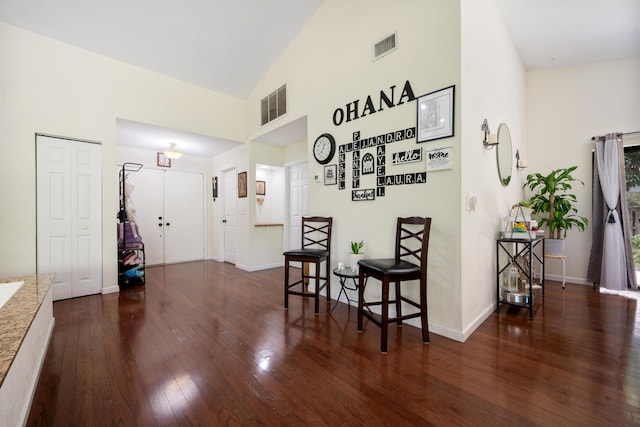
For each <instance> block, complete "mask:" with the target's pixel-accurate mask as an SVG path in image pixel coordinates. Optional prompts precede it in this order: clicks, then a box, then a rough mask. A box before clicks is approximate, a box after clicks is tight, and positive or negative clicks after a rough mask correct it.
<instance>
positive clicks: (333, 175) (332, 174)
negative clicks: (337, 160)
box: [324, 165, 338, 185]
mask: <svg viewBox="0 0 640 427" xmlns="http://www.w3.org/2000/svg"><path fill="white" fill-rule="evenodd" d="M337 174H338V166H337V165H327V166H325V167H324V185H335V184H337V183H338V177H337Z"/></svg>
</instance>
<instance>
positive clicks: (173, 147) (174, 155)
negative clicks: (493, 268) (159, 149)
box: [164, 142, 182, 160]
mask: <svg viewBox="0 0 640 427" xmlns="http://www.w3.org/2000/svg"><path fill="white" fill-rule="evenodd" d="M164 155H165V156H167V157H168V158H170V159H171V160H175V159H179V158H180V157H182V151H180V150H179V149H178V144H175V143H173V142H172V143H171V144H170V147H169V149H168V150H164Z"/></svg>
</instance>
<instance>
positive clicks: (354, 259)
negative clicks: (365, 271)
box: [349, 253, 364, 271]
mask: <svg viewBox="0 0 640 427" xmlns="http://www.w3.org/2000/svg"><path fill="white" fill-rule="evenodd" d="M361 259H364V254H363V253H359V254H349V267H351V269H352V270H354V271H355V270H357V269H358V261H360V260H361Z"/></svg>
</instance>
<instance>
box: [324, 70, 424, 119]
mask: <svg viewBox="0 0 640 427" xmlns="http://www.w3.org/2000/svg"><path fill="white" fill-rule="evenodd" d="M395 89H396V86H395V85H393V86H391V87H390V88H389V91H388V92H384V91H383V90H381V91H380V93H379V94H378V98H377V103H374V100H373V99H372V98H371V95H368V96H367V98H366V99H365V100H364V101H363V102H362V104H360V100H359V99H356V100H354V101H351V102H349V103H347V104H346V105H345V106H344V108H336V109H335V110H334V112H333V124H334V125H336V126H340V125H341V124H342V123H345V122H350V121H352V120H357V119H359V118H361V117H365V116H368V115H370V114H374V113H376V112H378V111H382V110H384V109H385V108H393V107H395V106H397V105H402V104H404V103H405V102H406V101H413V100H414V99H416V96H415V95H414V94H413V89H412V88H411V84H410V83H409V80H407V81H406V82H405V83H404V87H403V88H402V93H401V94H400V97H399V98H398V100H397V102H396V90H395ZM374 96H375V95H374Z"/></svg>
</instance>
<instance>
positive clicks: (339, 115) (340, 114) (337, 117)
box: [333, 108, 344, 126]
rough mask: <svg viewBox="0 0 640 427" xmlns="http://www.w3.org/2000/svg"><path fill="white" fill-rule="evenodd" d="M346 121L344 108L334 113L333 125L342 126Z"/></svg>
mask: <svg viewBox="0 0 640 427" xmlns="http://www.w3.org/2000/svg"><path fill="white" fill-rule="evenodd" d="M343 121H344V110H343V109H342V108H337V109H336V111H334V112H333V124H334V125H336V126H340V125H341V124H342V122H343Z"/></svg>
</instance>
